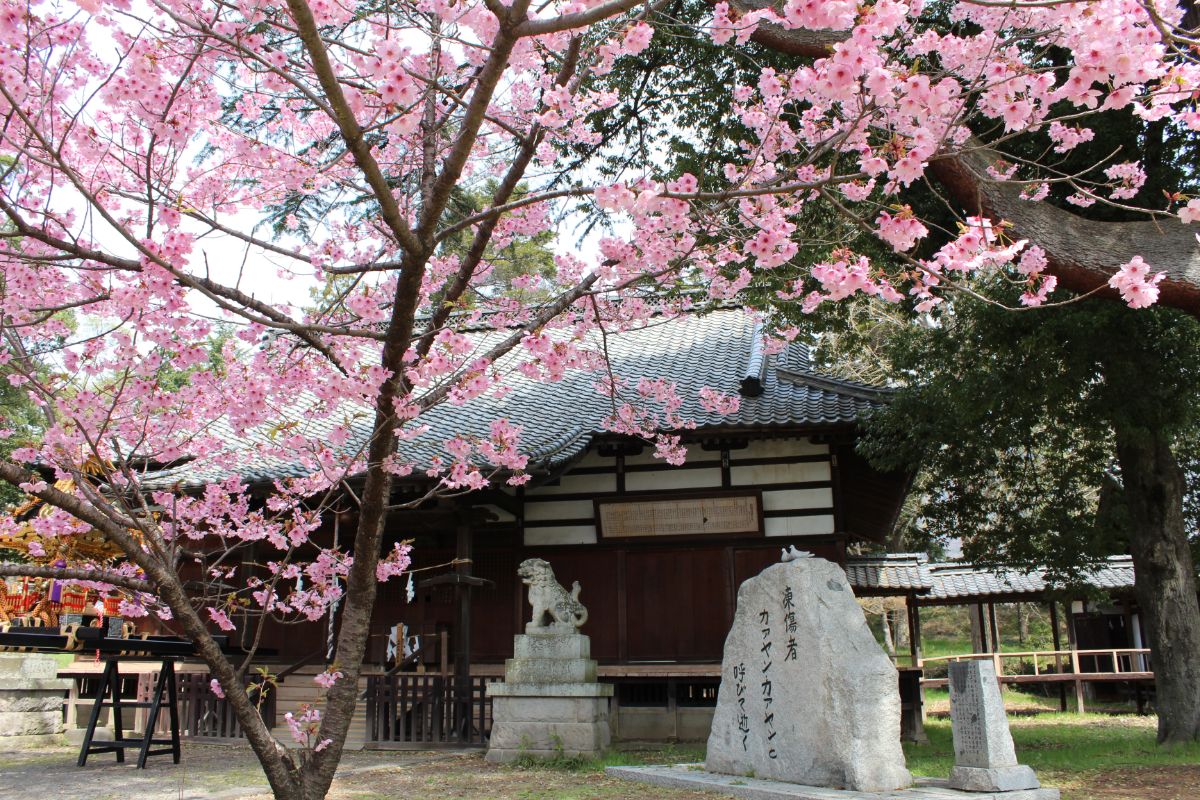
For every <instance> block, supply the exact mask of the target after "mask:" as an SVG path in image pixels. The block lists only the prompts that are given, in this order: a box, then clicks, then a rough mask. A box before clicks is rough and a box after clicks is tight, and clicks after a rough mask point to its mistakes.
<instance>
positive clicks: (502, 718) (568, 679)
mask: <svg viewBox="0 0 1200 800" xmlns="http://www.w3.org/2000/svg"><path fill="white" fill-rule="evenodd" d="M517 575H519V576H520V578H521V581H522V583H524V584H525V585H526V586H528V587H529V604H530V605H531V606H533V619H532V620H531V621H530V622H529V624H527V625H526V626H525V633H524V634H523V635H520V634H519V635H517V636H515V637H513V638H514V643H513V657H512V658H510V659H509V660H508V661H507V662H506V663H505V665H504V682H503V683H493V684H490V685H489V686H488V689H487V691H488V694H489V695H490V696H491V698H492V733H491V738H490V739H489V742H488V751H487V760H488V761H492V762H509V761H513V760H515V759H517V758H521V757H525V756H531V757H534V758H554V757H556V756H585V757H591V756H598V755H600V754H601V753H603V752H604V751H605V750H606V749H608V746H609V744H610V743H611V741H612V733H611V730H610V729H609V724H608V700H609V698H610V697H612V693H613V687H612V686H611V685H608V684H603V683H597V682H596V662H595V661H593V660H592V659H591V639H589V638H588V637H587V636H584V635H583V634H581V633H579V630H578V629H579V627H580V626H581V625H583V623H584V622H586V621H587V609H586V608H584V606H583V604H582V603H580V602H579V591H580V587H579V582H578V581H576V582H575V585H574V587H573V589H572V591H570V592H568V591H567V590H566V589H564V588H563V587H562V586H561V585H560V584H559V583H558V581H556V580H555V579H554V570H553V569H552V568H551V567H550V564H549V563H547V562H546V561H543V560H542V559H540V558H530V559H527V560H525V561H523V562H521V566H520V567H519V568H518V569H517Z"/></svg>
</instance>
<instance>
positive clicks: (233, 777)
mask: <svg viewBox="0 0 1200 800" xmlns="http://www.w3.org/2000/svg"><path fill="white" fill-rule="evenodd" d="M77 755H78V750H76V749H75V748H55V749H48V750H26V751H16V752H7V753H0V800H18V798H19V799H20V800H270V796H271V795H270V792H269V790H268V787H267V781H266V779H265V778H264V777H263V775H262V772H261V770H260V769H259V767H258V762H257V761H256V760H255V758H254V756H253V754H252V753H251V752H250V750H249V748H246V747H235V746H221V745H199V744H191V745H187V744H185V745H184V752H183V760H182V762H181V763H180V764H178V765H176V764H172V763H171V759H170V757H169V756H163V757H159V758H153V757H152V758H151V759H150V760H149V761H148V762H147V763H146V769H145V770H139V769H136V768H135V767H133V766H132V765H131V758H130V756H129V755H128V754H127V756H126V763H125V764H117V763H116V759H115V757H114V756H112V755H108V754H104V755H99V756H92V757H91V758H90V759H89V760H88V765H87V766H86V767H83V768H82V769H81V768H79V767H76V766H75V759H76V756H77ZM329 797H330V800H385V798H386V800H394V798H398V797H411V798H419V799H420V800H425V799H426V798H460V799H462V800H476V799H477V800H485V798H486V799H487V800H590V799H591V798H604V799H606V798H620V799H621V800H627V799H628V800H712V797H713V795H711V794H700V793H696V792H685V791H673V790H668V789H661V788H657V787H651V786H646V787H641V786H637V785H632V784H629V783H627V782H624V781H618V780H616V779H612V778H607V777H605V776H604V775H603V774H598V773H596V772H571V771H565V770H553V769H521V768H514V767H498V766H495V765H492V764H488V763H486V762H485V761H484V760H483V755H482V753H480V752H472V753H447V752H426V753H417V752H397V751H390V752H389V751H362V752H348V753H346V754H345V756H344V757H343V759H342V764H341V768H340V769H339V770H338V776H337V779H336V780H335V781H334V785H333V789H332V791H331V792H330V795H329Z"/></svg>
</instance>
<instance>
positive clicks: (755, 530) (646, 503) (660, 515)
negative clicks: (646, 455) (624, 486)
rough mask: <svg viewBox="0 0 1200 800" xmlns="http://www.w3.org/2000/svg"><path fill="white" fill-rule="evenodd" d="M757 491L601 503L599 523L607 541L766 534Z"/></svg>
mask: <svg viewBox="0 0 1200 800" xmlns="http://www.w3.org/2000/svg"><path fill="white" fill-rule="evenodd" d="M760 508H761V501H760V499H759V495H758V493H757V492H748V493H744V494H727V495H718V496H710V497H671V498H661V499H659V498H645V499H639V500H607V499H606V500H597V501H596V521H597V523H598V525H599V529H600V535H601V536H602V537H604V538H605V539H626V538H633V537H641V536H697V535H700V536H703V535H714V534H720V535H731V534H759V533H762V514H761V513H760Z"/></svg>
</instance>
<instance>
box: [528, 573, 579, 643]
mask: <svg viewBox="0 0 1200 800" xmlns="http://www.w3.org/2000/svg"><path fill="white" fill-rule="evenodd" d="M517 575H518V576H519V577H520V578H521V583H524V584H525V585H526V586H528V587H529V605H531V606H533V621H532V622H530V623H529V624H528V625H527V626H525V629H526V632H529V631H533V630H548V629H558V630H566V631H574V630H575V629H576V628H578V627H579V626H580V625H582V624H583V623H585V622H587V618H588V613H587V609H586V608H584V607H583V603H581V602H579V589H580V587H579V581H575V583H574V585H572V587H571V591H570V593H568V592H567V590H566V589H564V588H563V587H562V584H560V583H559V582H558V581H556V580H555V579H554V569H553V568H552V567H551V566H550V564H549V562H547V561H543V560H542V559H540V558H527V559H525V560H524V561H522V562H521V566H519V567H517Z"/></svg>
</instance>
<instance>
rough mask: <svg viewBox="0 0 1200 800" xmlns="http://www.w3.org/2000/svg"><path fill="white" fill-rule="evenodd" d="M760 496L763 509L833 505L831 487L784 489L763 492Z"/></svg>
mask: <svg viewBox="0 0 1200 800" xmlns="http://www.w3.org/2000/svg"><path fill="white" fill-rule="evenodd" d="M762 498H763V511H790V510H792V509H796V508H832V507H833V489H786V490H784V491H780V492H763V496H762Z"/></svg>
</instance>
